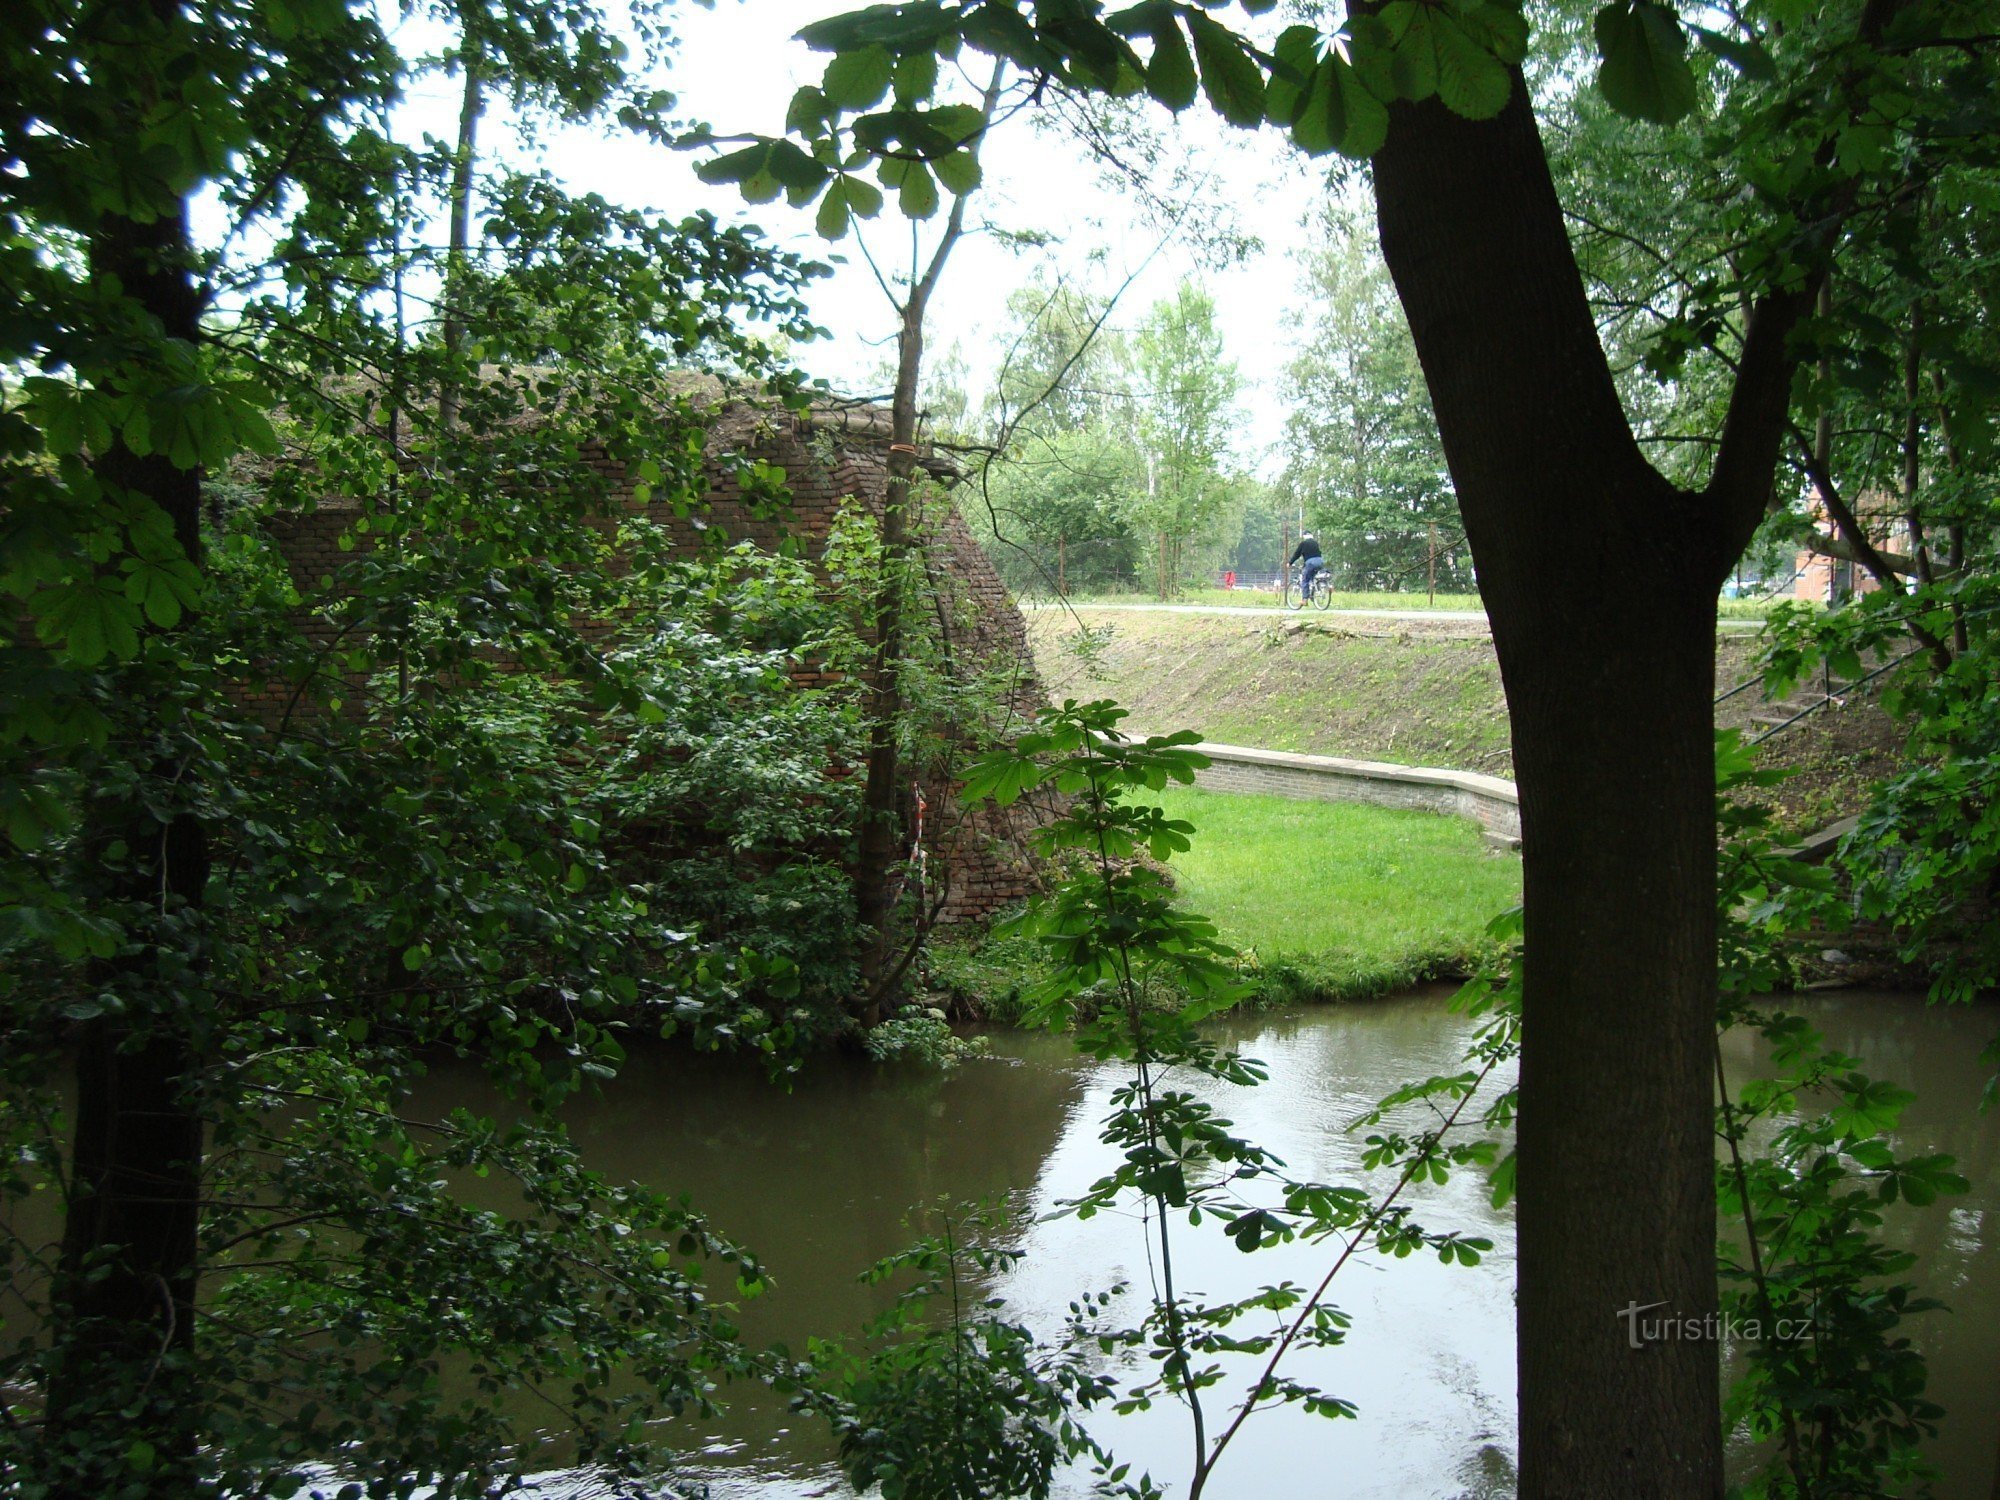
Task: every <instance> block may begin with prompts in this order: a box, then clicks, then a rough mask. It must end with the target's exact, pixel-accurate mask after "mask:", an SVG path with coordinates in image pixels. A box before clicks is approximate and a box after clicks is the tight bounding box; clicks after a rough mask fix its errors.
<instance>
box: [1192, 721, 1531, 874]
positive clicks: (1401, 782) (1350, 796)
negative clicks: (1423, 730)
mask: <svg viewBox="0 0 2000 1500" xmlns="http://www.w3.org/2000/svg"><path fill="white" fill-rule="evenodd" d="M1194 748H1195V749H1196V750H1199V751H1200V752H1201V753H1202V754H1203V755H1206V756H1207V757H1208V758H1209V762H1210V764H1209V765H1208V767H1207V769H1205V770H1202V771H1198V772H1196V773H1195V784H1196V785H1197V786H1202V787H1206V788H1207V789H1208V790H1210V791H1215V792H1263V793H1265V794H1266V795H1268V796H1273V797H1295V798H1298V799H1300V800H1301V801H1314V800H1316V801H1323V802H1372V803H1374V804H1375V805H1376V806H1378V807H1404V808H1414V809H1417V810H1419V811H1422V812H1436V813H1450V814H1452V815H1453V816H1455V817H1461V818H1470V819H1472V821H1473V822H1475V823H1477V824H1478V825H1479V826H1480V827H1481V828H1483V829H1485V830H1486V836H1487V837H1488V838H1489V839H1491V840H1492V841H1493V842H1495V843H1498V844H1505V845H1507V846H1508V847H1510V848H1518V847H1519V846H1520V843H1521V807H1520V801H1519V798H1518V796H1517V795H1516V793H1515V791H1514V783H1513V782H1511V781H1503V780H1501V779H1500V778H1499V777H1498V776H1482V775H1480V774H1479V773H1478V772H1476V771H1441V770H1434V769H1432V768H1431V767H1428V766H1396V765H1390V764H1389V763H1388V762H1386V761H1379V760H1345V759H1342V758H1341V757H1339V756H1334V755H1294V754H1291V753H1290V752H1288V751H1284V750H1253V749H1251V748H1250V747H1249V746H1247V745H1212V744H1208V743H1206V742H1204V743H1202V744H1199V745H1196V746H1194Z"/></svg>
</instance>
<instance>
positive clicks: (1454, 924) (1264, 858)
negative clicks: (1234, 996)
mask: <svg viewBox="0 0 2000 1500" xmlns="http://www.w3.org/2000/svg"><path fill="white" fill-rule="evenodd" d="M1161 801H1162V806H1163V807H1164V808H1165V809H1166V811H1167V812H1168V813H1169V814H1171V815H1172V816H1174V817H1177V818H1185V819H1186V820H1187V821H1188V822H1190V823H1193V824H1194V825H1195V828H1196V833H1195V837H1194V848H1193V849H1192V850H1190V851H1189V852H1188V853H1186V854H1183V855H1181V856H1180V857H1179V858H1177V859H1176V860H1175V861H1174V862H1173V871H1174V880H1175V882H1176V884H1177V885H1178V886H1179V888H1180V891H1181V896H1182V899H1183V900H1184V901H1185V902H1186V904H1187V906H1188V907H1189V908H1190V909H1191V910H1193V911H1197V912H1200V913H1201V914H1202V915H1204V916H1206V917H1208V918H1210V919H1211V920H1213V921H1214V922H1215V924H1216V926H1217V927H1218V928H1219V929H1220V930H1221V933H1222V935H1223V937H1224V938H1225V939H1227V940H1228V941H1229V942H1231V943H1233V944H1235V945H1236V946H1237V947H1239V948H1243V949H1245V950H1246V951H1247V952H1249V953H1251V954H1254V956H1255V960H1256V973H1257V976H1258V979H1259V988H1260V990H1261V992H1262V997H1263V998H1264V999H1265V1000H1266V1001H1269V1002H1274V1003H1283V1002H1288V1001H1294V1000H1347V999H1359V998H1365V997H1368V996H1373V995H1379V994H1383V993H1385V992H1387V991H1389V990H1393V989H1399V988H1402V987H1404V986H1407V985H1410V984H1415V983H1417V982H1419V981H1421V980H1423V979H1427V978H1433V977H1436V976H1438V975H1440V974H1444V973H1450V972H1456V971H1458V970H1460V969H1461V968H1462V967H1463V966H1464V964H1465V961H1466V960H1467V959H1468V958H1470V957H1471V956H1472V955H1473V954H1475V953H1477V952H1478V951H1479V949H1480V947H1481V946H1482V944H1483V942H1484V934H1485V929H1486V924H1487V923H1488V922H1489V921H1491V920H1492V919H1493V917H1494V916H1495V915H1497V914H1498V913H1499V912H1501V911H1503V910H1504V909H1506V908H1507V907H1510V906H1513V905H1515V904H1516V903H1517V902H1519V900H1520V899H1521V861H1520V858H1519V857H1518V856H1516V855H1513V854H1494V853H1491V852H1489V851H1488V849H1487V847H1486V844H1485V840H1484V839H1483V838H1482V837H1481V835H1480V832H1479V830H1478V829H1477V828H1476V827H1474V826H1473V825H1472V824H1471V823H1469V822H1466V821H1465V820H1464V819H1461V818H1451V817H1444V816H1440V815H1437V814H1433V813H1420V812H1399V811H1394V810H1391V809H1388V808H1381V807H1369V806H1366V805H1362V804H1356V803H1347V802H1295V801H1291V800H1289V799H1286V798H1282V797H1259V796H1248V795H1238V794H1234V793H1221V792H1202V791H1195V790H1184V789H1178V788H1176V789H1173V790H1170V791H1168V792H1167V793H1165V794H1164V795H1163V796H1162V799H1161Z"/></svg>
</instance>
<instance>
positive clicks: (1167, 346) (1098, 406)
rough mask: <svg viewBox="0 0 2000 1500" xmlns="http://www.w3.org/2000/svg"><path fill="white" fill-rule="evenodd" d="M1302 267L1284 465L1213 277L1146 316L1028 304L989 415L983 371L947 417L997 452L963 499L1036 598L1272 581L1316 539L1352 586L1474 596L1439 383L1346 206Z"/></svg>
mask: <svg viewBox="0 0 2000 1500" xmlns="http://www.w3.org/2000/svg"><path fill="white" fill-rule="evenodd" d="M1298 271H1299V282H1298V284H1297V287H1296V290H1295V292H1294V294H1293V297H1292V301H1293V303H1294V305H1296V306H1297V307H1298V308H1299V310H1300V317H1299V319H1298V323H1299V326H1300V330H1301V332H1300V336H1299V339H1298V342H1297V344H1296V345H1295V347H1294V349H1293V351H1292V353H1291V356H1290V358H1289V359H1288V360H1287V361H1286V362H1285V364H1284V366H1283V371H1282V382H1281V386H1280V392H1281V396H1282V399H1283V401H1284V404H1285V407H1286V409H1287V417H1286V425H1285V432H1284V438H1283V445H1282V451H1281V452H1280V453H1279V454H1276V455H1266V454H1263V453H1259V452H1256V451H1254V450H1253V449H1252V447H1251V446H1250V445H1249V444H1247V443H1246V442H1245V441H1244V439H1243V436H1242V433H1243V428H1244V412H1243V391H1244V381H1243V376H1242V372H1241V371H1240V370H1239V368H1238V366H1237V364H1236V362H1235V361H1234V360H1233V359H1231V358H1229V357H1228V355H1227V354H1226V353H1225V352H1224V351H1225V348H1226V345H1227V340H1226V337H1225V330H1224V329H1223V327H1222V326H1221V320H1220V315H1219V313H1218V310H1217V307H1216V303H1215V300H1214V298H1213V297H1212V296H1210V295H1209V294H1208V293H1207V292H1206V291H1205V290H1203V289H1202V287H1201V286H1200V285H1199V283H1197V282H1194V281H1188V282H1184V283H1183V284H1182V285H1181V286H1180V287H1179V288H1178V289H1177V290H1176V291H1175V293H1174V295H1173V296H1171V297H1168V298H1165V299H1163V300H1161V301H1160V302H1158V303H1156V304H1154V305H1153V306H1152V307H1150V308H1149V309H1147V310H1146V311H1145V312H1144V313H1143V314H1141V315H1140V316H1139V317H1138V318H1137V319H1136V320H1132V319H1130V318H1128V317H1127V316H1125V310H1124V309H1123V308H1122V307H1120V306H1118V305H1117V304H1116V301H1115V299H1103V298H1097V297H1094V296H1093V295H1092V294H1090V293H1088V292H1086V291H1084V290H1080V289H1079V288H1078V287H1076V286H1075V285H1072V284H1070V283H1055V284H1051V283H1049V282H1048V281H1046V280H1035V281H1031V282H1029V283H1028V284H1026V285H1024V286H1022V287H1021V288H1019V289H1018V290H1016V291H1015V292H1014V293H1013V294H1012V296H1011V297H1010V298H1009V299H1008V312H1009V320H1008V325H1007V327H1006V329H1005V331H1004V333H1003V335H1002V336H1001V337H1000V338H999V339H998V340H997V341H996V343H995V346H994V359H995V361H996V363H995V364H994V365H993V367H992V368H991V369H990V370H988V371H986V372H983V373H984V374H985V377H986V380H987V385H988V394H987V396H986V399H985V402H984V405H983V407H982V408H981V409H980V410H978V411H977V412H973V411H971V410H970V403H969V402H968V401H967V399H966V398H965V396H964V394H963V392H962V391H960V390H956V389H953V388H952V387H953V384H954V383H955V382H956V381H962V380H963V378H964V376H965V374H966V372H965V371H964V370H963V369H962V368H960V369H954V370H947V371H946V372H945V373H944V375H943V376H942V377H941V379H940V380H939V381H938V382H936V383H934V386H933V389H932V392H931V404H932V406H933V407H934V408H935V409H936V411H937V412H938V414H939V416H940V418H941V421H942V424H943V428H942V429H941V430H946V431H948V432H949V433H950V435H953V436H957V437H961V438H963V439H964V440H965V441H966V442H967V443H968V445H969V446H970V447H971V449H972V451H973V452H974V453H975V454H976V455H977V456H978V460H979V462H978V466H977V467H978V474H979V479H980V483H978V484H976V485H973V486H969V487H968V489H967V491H966V497H965V499H964V501H963V502H962V503H963V504H964V505H965V507H966V509H967V511H968V514H969V515H970V516H971V517H972V519H973V520H974V522H975V525H976V527H977V529H978V531H979V532H980V534H981V535H982V536H983V537H984V538H985V539H986V541H987V543H988V547H989V551H990V552H991V554H992V556H993V558H994V561H995V563H996V565H997V566H998V567H999V568H1000V569H1001V572H1002V575H1003V576H1004V577H1005V578H1006V579H1007V581H1008V582H1009V583H1010V584H1011V585H1012V586H1013V587H1014V588H1015V589H1016V590H1017V591H1021V592H1026V593H1051V592H1055V593H1065V594H1067V593H1078V592H1085V593H1087V592H1095V591H1106V590H1108V591H1137V592H1149V593H1152V594H1155V595H1157V596H1158V597H1160V598H1167V597H1170V596H1172V595H1174V594H1177V593H1179V592H1180V591H1182V590H1183V589H1186V588H1191V587H1204V586H1213V585H1214V584H1215V583H1216V581H1217V580H1218V579H1219V577H1220V576H1221V575H1222V574H1223V573H1224V572H1227V571H1233V572H1235V573H1237V574H1238V575H1239V576H1240V577H1241V578H1242V579H1243V580H1244V581H1246V582H1247V581H1248V580H1250V579H1252V578H1260V579H1262V580H1265V581H1268V580H1269V578H1270V577H1271V575H1272V574H1273V573H1275V572H1276V570H1277V569H1278V568H1279V567H1280V565H1281V564H1282V562H1283V560H1284V558H1285V556H1286V555H1287V553H1288V552H1289V550H1290V548H1291V546H1292V544H1294V543H1295V542H1296V541H1297V538H1298V535H1299V532H1300V529H1301V527H1302V526H1303V528H1304V529H1306V530H1310V531H1313V532H1315V533H1316V534H1317V535H1318V536H1319V538H1320V540H1321V542H1322V545H1323V547H1324V549H1325V552H1326V555H1327V558H1328V565H1329V567H1331V568H1332V569H1333V572H1334V577H1335V581H1336V583H1337V584H1338V585H1339V586H1341V587H1345V588H1356V589H1387V590H1400V589H1412V588H1414V589H1422V588H1425V587H1427V586H1429V585H1431V584H1433V583H1434V584H1435V585H1436V586H1437V587H1439V588H1444V589H1451V590H1462V589H1468V588H1470V587H1471V584H1472V571H1471V558H1470V554H1469V552H1468V550H1467V548H1466V546H1465V541H1464V535H1463V532H1462V530H1461V528H1460V526H1459V523H1458V512H1457V503H1456V500H1455V499H1454V497H1453V494H1452V489H1451V479H1450V475H1449V473H1448V472H1447V470H1446V467H1445V462H1444V454H1443V451H1442V449H1441V448H1440V447H1439V444H1438V438H1437V425H1436V421H1435V419H1434V418H1433V416H1432V414H1431V409H1430V398H1429V396H1428V395H1427V393H1426V392H1425V390H1424V384H1423V372H1422V371H1421V370H1420V369H1419V368H1418V366H1417V360H1416V350H1415V348H1414V346H1413V345H1412V344H1411V342H1410V336H1409V329H1408V326H1407V324H1406V323H1405V322H1404V319H1403V313H1402V309H1401V308H1400V306H1399V305H1398V304H1397V302H1396V300H1395V296H1394V292H1393V289H1392V288H1391V287H1390V285H1389V280H1388V273H1387V271H1386V270H1385V269H1384V267H1383V265H1382V262H1381V258H1380V256H1379V254H1378V253H1377V252H1376V251H1375V250H1374V247H1373V244H1372V242H1371V241H1370V239H1369V238H1368V236H1367V233H1366V230H1365V226H1364V225H1362V224H1361V223H1359V222H1357V221H1356V220H1355V218H1354V217H1353V216H1352V215H1351V214H1348V213H1346V212H1344V211H1342V210H1341V209H1339V208H1337V207H1334V206H1331V205H1330V206H1328V207H1327V208H1326V209H1325V210H1323V212H1322V213H1321V215H1320V216H1319V219H1318V221H1317V224H1316V227H1315V234H1314V238H1313V241H1312V243H1311V245H1310V246H1309V248H1308V250H1307V251H1306V253H1305V254H1304V255H1303V256H1302V258H1301V261H1300V265H1299V267H1298ZM1266 460H1275V461H1278V462H1280V463H1281V464H1282V467H1281V468H1280V469H1279V471H1278V473H1277V476H1276V478H1275V479H1267V478H1263V477H1260V476H1259V472H1258V471H1259V470H1260V469H1268V468H1270V467H1271V464H1270V463H1269V462H1267V461H1266Z"/></svg>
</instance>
